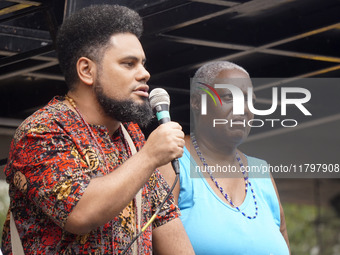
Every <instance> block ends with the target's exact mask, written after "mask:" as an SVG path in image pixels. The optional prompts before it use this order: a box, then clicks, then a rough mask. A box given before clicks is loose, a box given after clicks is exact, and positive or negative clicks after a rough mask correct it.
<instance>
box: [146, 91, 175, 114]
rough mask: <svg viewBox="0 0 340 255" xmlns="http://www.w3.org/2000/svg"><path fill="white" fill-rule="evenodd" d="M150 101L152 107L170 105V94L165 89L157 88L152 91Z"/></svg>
mask: <svg viewBox="0 0 340 255" xmlns="http://www.w3.org/2000/svg"><path fill="white" fill-rule="evenodd" d="M149 101H150V105H151V107H152V109H155V107H156V106H157V105H160V104H166V105H170V96H169V94H168V92H166V90H165V89H162V88H156V89H153V90H152V91H151V92H150V94H149Z"/></svg>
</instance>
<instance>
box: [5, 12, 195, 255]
mask: <svg viewBox="0 0 340 255" xmlns="http://www.w3.org/2000/svg"><path fill="white" fill-rule="evenodd" d="M141 33H142V21H141V18H140V17H139V15H138V14H137V13H136V12H134V11H132V10H130V9H128V8H126V7H122V6H118V5H98V6H91V7H87V8H84V9H82V10H80V11H79V12H78V13H76V14H74V15H72V16H71V17H69V18H68V19H66V20H65V22H64V23H63V25H62V27H61V28H60V30H59V33H58V38H57V51H58V58H59V62H60V66H61V68H62V70H63V72H64V75H65V81H66V83H67V85H68V87H69V91H68V93H67V95H66V96H65V97H55V98H54V99H53V100H52V101H50V102H49V104H48V105H47V106H45V107H43V108H42V109H40V110H39V111H37V112H35V113H34V114H33V115H32V116H30V117H29V118H28V119H26V120H25V121H24V122H23V124H22V125H21V126H20V127H19V128H18V130H17V132H16V134H15V137H14V140H13V143H12V145H11V151H10V157H9V161H8V164H7V166H6V168H5V173H6V176H7V182H8V183H9V184H10V189H9V193H10V198H11V202H10V211H11V214H12V216H13V218H14V222H15V224H16V226H17V230H18V233H19V236H20V239H21V242H22V246H23V250H24V252H25V254H120V253H121V252H122V251H123V250H124V248H125V247H127V245H128V244H129V243H130V242H131V240H132V239H133V238H134V236H135V235H136V234H137V233H138V232H139V231H140V229H141V228H142V227H143V226H144V225H145V224H146V223H147V222H148V220H149V219H150V218H151V216H152V215H153V213H154V212H155V210H156V208H157V206H158V205H159V203H160V202H161V201H162V200H163V199H164V197H165V196H166V194H167V192H168V191H169V186H168V185H167V184H166V182H165V181H164V180H163V178H162V176H161V175H160V173H159V171H158V170H155V169H156V168H157V167H160V166H162V165H164V164H167V163H168V162H170V161H171V160H173V159H174V158H178V157H181V155H182V153H183V146H184V140H183V138H184V134H183V132H182V130H181V127H180V125H179V124H177V123H174V122H170V123H167V124H164V125H161V126H159V127H158V128H157V129H156V130H154V131H153V132H152V133H151V134H150V136H149V138H148V140H147V141H146V142H145V141H144V136H143V134H142V133H141V130H140V129H139V127H138V124H135V123H140V124H141V125H146V124H147V122H148V121H149V120H150V119H151V118H152V111H151V109H150V105H149V103H148V89H149V88H148V86H147V85H146V83H147V81H148V80H149V78H150V74H149V73H148V72H147V71H146V69H145V67H144V64H145V55H144V51H143V48H142V46H141V44H140V42H139V39H138V38H139V37H140V35H141ZM125 131H127V134H126V132H125ZM124 132H125V133H124ZM129 140H132V143H133V144H134V145H135V147H136V149H137V151H138V152H137V153H135V154H134V155H133V156H132V153H133V148H132V147H134V146H130V145H129V142H128V141H129ZM156 152H157V153H156ZM178 216H179V211H178V208H177V207H176V206H175V204H174V201H173V196H171V197H170V198H169V199H168V200H167V201H166V203H165V204H164V206H163V208H162V209H161V213H159V214H158V216H157V217H156V219H155V221H154V222H153V224H152V225H150V226H149V227H148V228H147V229H146V230H145V232H144V233H143V234H142V235H141V237H140V238H138V239H137V241H136V242H135V243H134V245H132V247H131V248H130V249H129V250H128V254H152V250H154V251H155V252H156V253H157V254H192V253H193V250H192V247H191V244H190V242H189V239H188V237H187V236H186V233H185V230H184V228H183V226H182V223H181V221H180V220H179V218H178ZM13 230H14V229H13V228H12V229H11V231H10V230H9V224H8V221H7V222H6V224H5V227H4V234H3V244H2V249H3V252H4V254H10V253H11V250H12V247H11V235H12V231H13Z"/></svg>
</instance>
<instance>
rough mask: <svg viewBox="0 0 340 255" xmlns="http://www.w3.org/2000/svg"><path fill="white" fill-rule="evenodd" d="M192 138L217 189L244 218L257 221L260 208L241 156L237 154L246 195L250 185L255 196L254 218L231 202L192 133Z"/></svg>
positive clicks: (198, 154)
mask: <svg viewBox="0 0 340 255" xmlns="http://www.w3.org/2000/svg"><path fill="white" fill-rule="evenodd" d="M190 136H191V140H192V144H193V145H194V148H195V150H196V153H197V156H198V157H199V158H200V160H201V162H202V164H203V166H204V167H205V169H207V171H208V173H209V175H210V178H211V180H212V181H213V182H214V183H215V185H216V187H217V188H218V189H219V191H220V192H221V193H222V195H223V197H224V198H225V199H226V200H227V201H228V203H229V204H230V205H231V206H232V207H234V208H235V209H236V210H237V211H239V212H240V213H241V214H242V215H243V216H244V217H246V218H248V219H255V218H256V217H257V215H258V206H257V201H256V197H255V192H254V190H253V187H252V186H251V183H250V180H249V178H248V174H247V172H246V171H245V170H244V165H243V163H242V160H241V158H240V156H239V155H238V153H237V152H236V158H237V161H238V163H239V165H240V169H241V171H242V174H243V178H244V182H245V192H246V195H247V191H248V185H249V187H250V190H251V193H252V196H253V200H254V205H255V215H254V216H248V215H247V214H245V213H244V212H242V211H241V209H240V208H239V207H238V206H235V205H234V203H233V201H232V200H231V198H230V197H229V196H228V194H227V193H225V192H224V190H223V188H222V187H221V186H220V185H219V183H218V182H217V180H216V179H215V177H214V176H213V174H212V172H211V171H210V169H209V166H208V164H207V162H206V161H205V158H204V157H203V154H202V153H201V151H200V149H199V147H198V144H197V141H196V139H195V135H194V133H191V134H190Z"/></svg>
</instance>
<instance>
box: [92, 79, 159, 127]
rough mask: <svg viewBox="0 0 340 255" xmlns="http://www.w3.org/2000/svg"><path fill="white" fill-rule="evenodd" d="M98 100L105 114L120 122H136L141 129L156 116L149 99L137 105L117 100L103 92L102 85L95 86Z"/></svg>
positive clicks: (129, 101) (144, 99) (128, 101)
mask: <svg viewBox="0 0 340 255" xmlns="http://www.w3.org/2000/svg"><path fill="white" fill-rule="evenodd" d="M94 91H95V94H96V98H97V100H98V102H99V104H100V106H101V107H102V109H103V111H104V113H105V114H106V115H108V116H110V117H112V118H114V119H116V120H118V121H122V122H127V121H132V122H136V123H137V124H138V125H139V126H141V127H146V126H147V125H148V124H150V122H151V119H152V118H153V117H154V114H153V112H152V109H151V105H150V103H149V100H148V99H147V98H143V101H144V102H143V103H135V102H133V101H132V100H116V99H113V98H109V97H108V96H106V95H105V94H104V92H103V88H102V87H101V86H100V84H98V83H97V84H96V85H95V90H94Z"/></svg>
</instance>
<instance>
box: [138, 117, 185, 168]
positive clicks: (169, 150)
mask: <svg viewBox="0 0 340 255" xmlns="http://www.w3.org/2000/svg"><path fill="white" fill-rule="evenodd" d="M183 147H184V133H183V131H182V127H181V126H180V125H179V124H178V123H176V122H168V123H165V124H162V125H160V126H159V127H157V128H156V129H155V130H154V131H153V132H152V133H151V134H150V136H149V138H148V140H147V141H146V143H145V145H144V147H143V148H142V150H141V151H140V152H141V153H145V154H146V157H147V158H149V159H150V160H151V162H152V163H153V164H154V165H155V168H157V167H160V166H163V165H165V164H167V163H169V162H170V161H171V160H173V159H175V158H180V157H182V154H183Z"/></svg>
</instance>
